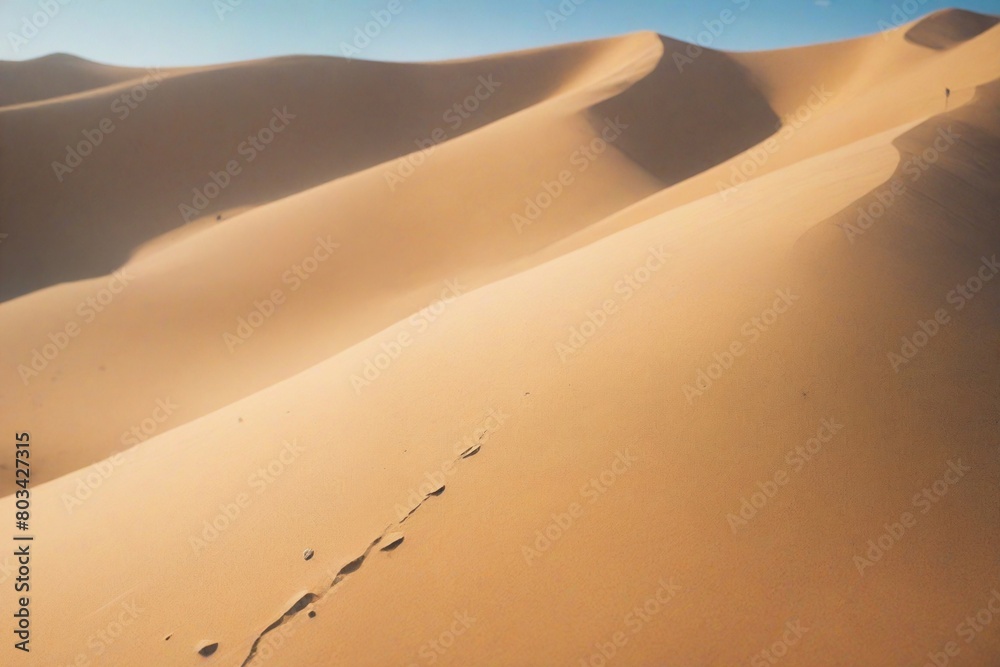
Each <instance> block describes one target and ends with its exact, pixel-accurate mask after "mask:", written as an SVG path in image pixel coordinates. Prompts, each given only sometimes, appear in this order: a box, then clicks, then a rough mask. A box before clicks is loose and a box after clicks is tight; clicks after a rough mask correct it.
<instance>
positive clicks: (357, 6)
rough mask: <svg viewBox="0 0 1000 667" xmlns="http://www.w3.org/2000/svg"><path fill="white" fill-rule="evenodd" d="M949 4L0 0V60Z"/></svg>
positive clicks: (495, 46) (753, 32)
mask: <svg viewBox="0 0 1000 667" xmlns="http://www.w3.org/2000/svg"><path fill="white" fill-rule="evenodd" d="M397 3H398V4H397ZM949 6H958V7H963V8H966V9H971V10H973V11H978V12H985V13H994V14H996V13H1000V0H972V1H969V2H958V3H948V2H939V1H937V0H923V1H921V0H891V1H889V0H700V1H699V2H690V1H674V0H659V1H655V0H492V1H488V0H0V34H2V39H0V59H4V60H22V59H26V58H35V57H38V56H42V55H46V54H48V53H56V52H59V53H72V54H75V55H79V56H82V57H85V58H88V59H91V60H96V61H99V62H105V63H111V64H117V65H134V66H144V67H145V66H154V65H163V66H179V65H199V64H208V63H217V62H230V61H236V60H247V59H253V58H263V57H268V56H275V55H288V54H295V53H308V54H326V55H343V52H344V49H345V46H346V47H348V48H350V49H356V51H354V52H352V53H351V55H352V56H353V57H357V58H365V59H371V60H438V59H445V58H456V57H464V56H472V55H479V54H485V53H493V52H498V51H509V50H514V49H520V48H527V47H534V46H543V45H547V44H555V43H561V42H570V41H577V40H582V39H591V38H595V37H605V36H609V35H617V34H622V33H626V32H632V31H635V30H655V31H657V32H660V33H662V34H665V35H669V36H671V37H676V38H679V39H683V40H686V41H700V42H701V43H703V44H705V45H706V46H711V47H713V48H718V49H726V50H737V51H746V50H757V49H767V48H778V47H786V46H796V45H800V44H811V43H815V42H821V41H831V40H836V39H843V38H847V37H853V36H856V35H863V34H868V33H873V32H878V31H879V29H880V27H884V26H887V25H892V24H893V23H895V22H900V21H903V20H907V21H908V20H912V19H914V18H917V17H919V16H922V15H924V14H927V13H929V12H932V11H935V10H937V9H943V8H945V7H949ZM560 8H562V9H561V10H560ZM46 9H47V12H46ZM390 9H394V10H396V12H395V13H393V12H391V11H390ZM724 12H730V13H729V14H725V13H724ZM379 17H381V19H382V24H379V23H378V22H376V19H377V18H379ZM720 18H724V19H728V23H727V24H723V23H721V22H720V21H719V19H720ZM366 25H367V27H368V32H369V33H370V35H373V37H371V39H370V42H366V41H365V37H363V36H361V35H362V34H363V33H362V31H363V30H364V29H365V27H366ZM712 27H714V28H715V34H713V33H712V32H705V31H706V30H709V29H710V28H712ZM720 28H721V29H720ZM699 33H702V34H701V36H700V38H699Z"/></svg>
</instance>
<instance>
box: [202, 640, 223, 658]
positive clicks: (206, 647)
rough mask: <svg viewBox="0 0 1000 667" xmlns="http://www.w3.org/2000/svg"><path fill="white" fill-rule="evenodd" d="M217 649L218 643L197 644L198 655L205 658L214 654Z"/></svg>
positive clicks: (205, 642)
mask: <svg viewBox="0 0 1000 667" xmlns="http://www.w3.org/2000/svg"><path fill="white" fill-rule="evenodd" d="M218 648H219V642H207V641H204V642H202V643H200V644H198V653H199V654H200V655H203V656H205V657H206V658H207V657H208V656H210V655H212V654H213V653H215V652H216V651H217V650H218Z"/></svg>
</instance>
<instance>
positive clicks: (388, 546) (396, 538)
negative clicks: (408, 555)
mask: <svg viewBox="0 0 1000 667" xmlns="http://www.w3.org/2000/svg"><path fill="white" fill-rule="evenodd" d="M402 543H403V534H402V533H389V534H388V535H386V536H385V537H383V538H382V547H381V550H382V551H394V550H395V549H396V547H398V546H399V545H400V544H402Z"/></svg>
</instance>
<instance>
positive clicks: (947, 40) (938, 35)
mask: <svg viewBox="0 0 1000 667" xmlns="http://www.w3.org/2000/svg"><path fill="white" fill-rule="evenodd" d="M998 21H1000V19H998V18H997V17H996V16H986V15H983V14H976V13H975V12H967V11H965V10H962V9H946V10H943V11H940V12H935V13H934V14H932V15H931V16H928V17H927V18H925V19H924V20H922V21H920V22H919V23H917V24H916V25H915V26H913V27H912V28H910V29H909V30H907V31H906V39H908V40H910V41H911V42H913V43H914V44H919V45H920V46H926V47H927V48H930V49H950V48H952V47H953V46H956V45H958V44H961V43H962V42H965V41H968V40H970V39H972V38H973V37H978V36H979V35H980V34H982V33H984V32H986V31H987V30H989V29H990V28H992V27H993V26H995V25H996V24H997V22H998Z"/></svg>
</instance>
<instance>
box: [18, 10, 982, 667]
mask: <svg viewBox="0 0 1000 667" xmlns="http://www.w3.org/2000/svg"><path fill="white" fill-rule="evenodd" d="M993 24H995V19H993V18H992V17H984V16H979V15H975V14H970V13H967V12H954V11H952V12H942V13H937V14H933V15H931V16H929V17H927V18H925V19H922V20H920V21H917V22H914V23H913V24H910V25H908V26H904V28H903V29H901V30H898V31H894V32H892V33H887V34H886V35H873V36H869V37H864V38H860V39H855V40H849V41H846V42H839V43H834V44H825V45H819V46H814V47H806V48H799V49H786V50H779V51H771V52H760V53H723V52H716V51H711V50H704V51H703V52H701V53H700V55H698V57H697V58H693V59H691V62H687V63H683V66H680V67H679V66H678V65H677V63H678V60H677V59H675V57H674V56H675V54H677V53H689V52H688V50H687V45H684V44H682V43H679V42H676V41H674V40H671V39H668V38H664V37H661V36H659V35H656V34H654V33H636V34H632V35H628V36H625V37H621V38H616V39H610V40H606V41H600V42H590V43H583V44H575V45H569V46H565V47H557V48H552V49H543V50H537V51H530V52H521V53H515V54H507V55H501V56H494V57H489V58H482V59H472V60H463V61H453V62H446V63H437V64H420V65H401V64H379V63H369V62H362V61H351V62H349V61H344V60H340V59H331V58H283V59H276V60H268V61H259V62H251V63H242V64H235V65H225V66H217V67H210V68H200V69H189V70H170V71H164V72H162V73H159V74H158V75H157V76H160V77H161V79H160V80H159V81H157V82H156V83H157V87H156V88H155V89H152V90H150V91H148V92H149V99H148V101H145V102H143V103H142V104H140V105H139V106H138V107H137V108H136V109H135V110H134V115H131V116H130V117H127V118H125V119H122V120H121V121H120V129H116V130H115V131H114V132H111V133H109V134H107V135H106V136H105V137H104V143H103V144H102V145H100V146H97V147H95V149H94V152H93V154H92V155H91V156H89V157H88V158H87V159H86V160H85V161H83V162H82V164H81V165H80V166H79V167H78V168H75V169H74V171H73V172H71V173H68V174H66V175H65V176H66V177H65V178H64V180H63V182H62V183H60V182H59V181H58V180H57V179H56V178H55V176H54V174H53V172H52V169H51V165H50V164H49V163H50V162H51V161H52V160H53V159H58V158H59V156H60V152H61V151H63V152H64V149H63V148H62V147H63V146H64V145H65V144H66V143H67V142H70V141H73V140H74V139H75V138H76V137H77V136H79V135H80V133H81V131H82V130H83V129H84V128H90V127H96V126H97V125H98V124H99V123H100V121H101V118H102V115H107V114H108V113H109V110H110V109H112V106H111V105H112V104H113V103H114V100H116V99H120V97H121V95H123V94H126V93H127V92H128V91H129V90H132V89H133V88H134V87H135V85H137V84H136V82H137V81H141V80H142V77H144V76H148V74H147V73H145V72H143V71H139V72H135V71H127V70H111V69H107V68H103V66H96V65H93V66H91V65H92V64H89V63H80V62H78V61H76V60H69V59H66V58H55V59H41V60H39V61H31V62H28V63H23V64H15V63H4V64H3V69H0V77H2V78H3V79H4V80H5V81H6V80H10V81H12V82H15V83H16V84H17V85H16V86H12V87H11V88H10V89H9V90H11V91H13V92H10V93H6V92H5V94H9V95H10V96H9V97H5V98H3V99H2V100H0V104H2V105H3V106H2V107H0V130H2V132H3V136H4V140H5V148H7V145H8V144H9V150H5V151H4V152H3V153H2V154H0V170H2V174H3V178H0V207H2V219H3V221H4V223H3V224H4V226H5V227H4V229H3V230H2V231H4V232H6V233H8V234H9V236H8V238H6V239H5V240H4V241H3V243H2V245H0V256H2V258H3V261H2V263H0V285H2V289H3V292H2V296H3V297H5V298H6V299H7V300H6V301H4V302H2V303H0V318H2V321H3V326H2V327H0V357H2V363H3V368H4V372H5V373H6V374H7V375H6V380H5V382H4V384H3V389H2V392H0V403H2V406H0V407H2V409H0V422H2V423H3V425H4V427H5V428H6V429H7V430H8V432H11V431H13V432H20V431H24V430H30V431H31V437H32V442H33V445H32V446H33V454H32V463H33V473H34V475H33V480H34V483H35V488H34V492H33V494H34V495H33V504H34V514H35V521H36V522H37V525H38V526H39V527H38V531H37V532H38V535H39V537H38V540H39V542H38V545H37V546H38V547H41V548H38V549H37V551H36V553H35V555H34V560H33V567H34V568H35V569H36V571H37V572H39V573H44V576H42V575H39V576H38V579H37V582H36V583H35V585H36V590H37V593H36V595H37V599H38V600H39V601H40V602H39V605H38V608H37V610H36V611H35V613H36V615H37V616H36V621H35V626H34V628H35V641H36V642H37V645H38V650H37V653H33V654H32V656H31V658H32V661H33V662H32V663H31V664H39V665H42V664H45V665H49V664H52V665H70V664H107V665H139V664H143V665H145V664H149V665H201V664H218V665H238V666H239V665H264V664H267V665H271V664H274V665H317V666H320V665H324V666H325V665H331V664H337V665H372V666H376V665H379V666H381V665H388V664H402V665H429V664H436V665H480V664H483V665H485V664H489V665H539V666H542V665H555V664H567V665H578V664H582V665H597V664H605V663H606V664H623V665H653V664H685V665H719V664H726V665H728V664H746V663H748V662H749V663H751V664H772V661H770V660H769V657H770V658H775V659H777V656H780V660H781V664H787V665H827V664H866V665H900V666H902V665H912V664H924V663H925V662H927V661H928V660H929V659H930V658H929V656H930V655H935V654H937V653H939V652H941V651H945V650H946V649H945V648H944V647H946V645H947V644H948V642H955V645H956V646H957V647H960V659H961V660H962V664H968V665H989V664H993V663H995V662H996V661H997V659H998V656H1000V635H998V634H997V632H996V628H994V627H985V628H983V629H981V630H980V631H975V632H972V639H971V640H967V635H966V633H965V630H963V629H960V628H962V627H963V626H961V625H960V624H962V623H963V622H964V620H965V619H966V617H967V616H969V615H972V616H975V614H976V612H977V611H978V610H980V609H981V608H984V607H986V606H987V604H988V603H989V600H990V599H991V596H993V595H1000V594H996V593H995V591H996V590H997V589H998V588H1000V573H998V570H997V564H998V563H997V558H996V554H997V553H998V548H1000V531H998V529H997V526H998V525H1000V509H998V505H997V502H996V501H997V488H998V484H1000V462H998V458H997V454H998V450H997V446H998V442H997V436H998V426H1000V422H998V421H997V417H996V407H997V399H998V378H1000V330H998V327H1000V320H998V315H997V313H998V312H1000V311H998V306H1000V290H998V288H1000V279H998V280H994V278H996V277H997V275H998V274H1000V266H998V265H997V264H996V253H997V252H1000V227H998V225H997V219H996V212H997V210H998V209H1000V180H998V178H997V175H998V173H1000V120H998V115H997V109H998V105H1000V60H998V59H997V58H996V56H997V54H998V53H1000V28H997V27H994V25H993ZM39 71H41V72H45V73H47V74H46V80H47V83H46V84H45V86H40V85H39V86H35V87H31V86H29V85H28V83H27V82H28V81H30V80H34V79H37V78H38V76H39ZM76 71H80V72H85V73H87V76H79V77H78V76H76V75H75V74H74V72H76ZM491 77H492V78H491ZM70 81H72V82H73V84H72V85H70V84H69V83H68V82H70ZM494 82H495V83H494ZM945 87H949V88H951V90H952V95H951V97H950V99H949V100H948V106H947V108H945V99H944V88H945ZM477 90H478V91H479V95H478V97H477V92H476V91H477ZM487 90H489V92H488V93H487V92H486V91H487ZM470 95H471V96H472V98H473V99H474V100H475V102H469V103H468V105H467V106H461V105H466V101H467V100H468V99H470V98H469V96H470ZM456 104H458V105H460V106H461V108H462V109H465V110H466V115H467V116H468V117H467V118H466V117H464V116H463V115H462V114H461V112H460V111H457V110H455V106H454V105H456ZM473 105H474V106H476V107H477V108H476V109H475V110H471V109H469V107H471V106H473ZM285 107H287V109H288V112H289V113H291V114H294V116H295V117H294V118H292V119H291V120H290V122H289V123H288V124H287V127H284V128H282V130H281V131H280V132H279V131H278V130H276V129H275V130H274V135H275V136H274V140H273V143H272V144H269V145H268V146H267V147H266V149H264V150H261V151H257V156H256V158H255V160H254V161H253V162H248V163H246V164H243V165H242V166H243V169H242V171H241V173H239V174H237V175H235V176H232V178H231V183H230V184H229V185H228V186H227V187H225V188H220V192H219V195H218V196H217V197H215V198H213V199H212V201H211V202H210V203H209V205H207V206H206V207H205V208H204V209H203V210H200V211H198V216H197V217H196V219H193V220H192V221H185V220H184V219H183V216H182V215H181V214H180V212H179V210H178V206H179V205H180V204H182V203H190V197H188V193H189V192H190V190H191V189H192V188H196V187H203V186H204V185H205V183H206V182H208V179H210V178H211V177H210V175H209V172H211V171H217V170H219V169H225V166H226V162H227V160H228V159H235V160H241V159H242V158H241V157H240V153H239V151H238V148H237V146H238V145H239V144H240V142H241V141H243V140H244V139H245V138H246V136H247V135H248V133H252V132H256V131H258V130H259V129H260V128H263V127H266V126H267V125H268V123H269V122H270V119H272V118H274V117H275V114H274V109H278V110H283V109H284V108H285ZM449 110H451V111H454V113H455V114H459V115H458V116H457V120H460V121H461V122H457V120H456V117H455V116H454V115H448V114H449ZM449 119H450V120H449ZM115 122H116V123H118V121H117V120H116V121H115ZM415 141H424V144H423V145H425V146H428V147H429V148H430V147H432V150H420V149H418V148H417V144H415ZM428 142H429V143H428ZM234 156H235V157H234ZM747 165H753V166H752V167H748V166H747ZM218 215H221V216H222V217H221V219H220V220H217V219H216V216H218ZM88 299H91V300H92V301H88ZM36 353H37V354H36ZM49 357H50V358H49ZM33 358H34V360H33ZM33 364H34V365H33ZM14 489H15V487H14V486H12V484H11V480H10V476H9V475H6V476H4V477H3V480H2V482H0V492H2V493H4V494H10V493H12V492H13V490H14ZM13 507H14V497H13V496H12V495H8V496H7V497H6V498H4V499H3V500H2V501H0V511H2V512H8V513H9V512H13ZM7 515H8V516H9V514H7ZM907 517H909V518H907ZM879 544H882V545H883V546H881V547H880V546H879ZM886 544H888V546H885V545H886ZM66 554H73V557H72V558H69V559H67V557H66ZM11 560H12V559H11V558H9V557H8V560H7V561H6V562H5V561H4V560H3V558H2V557H0V579H7V578H9V576H10V575H9V574H8V573H9V572H10V571H11V570H10V568H11V566H12V563H11ZM42 601H44V602H42ZM2 604H3V605H4V607H3V613H4V614H8V613H10V612H9V611H8V605H9V604H10V603H9V602H8V598H6V597H5V598H4V599H3V602H2ZM119 626H120V627H119ZM969 627H971V626H969ZM111 629H113V630H114V632H111ZM970 632H971V630H970ZM0 650H2V651H8V652H11V651H12V649H10V647H9V646H4V648H3V649H0ZM4 655H5V656H6V655H7V653H4ZM602 661H603V662H602ZM956 664H957V662H956Z"/></svg>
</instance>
